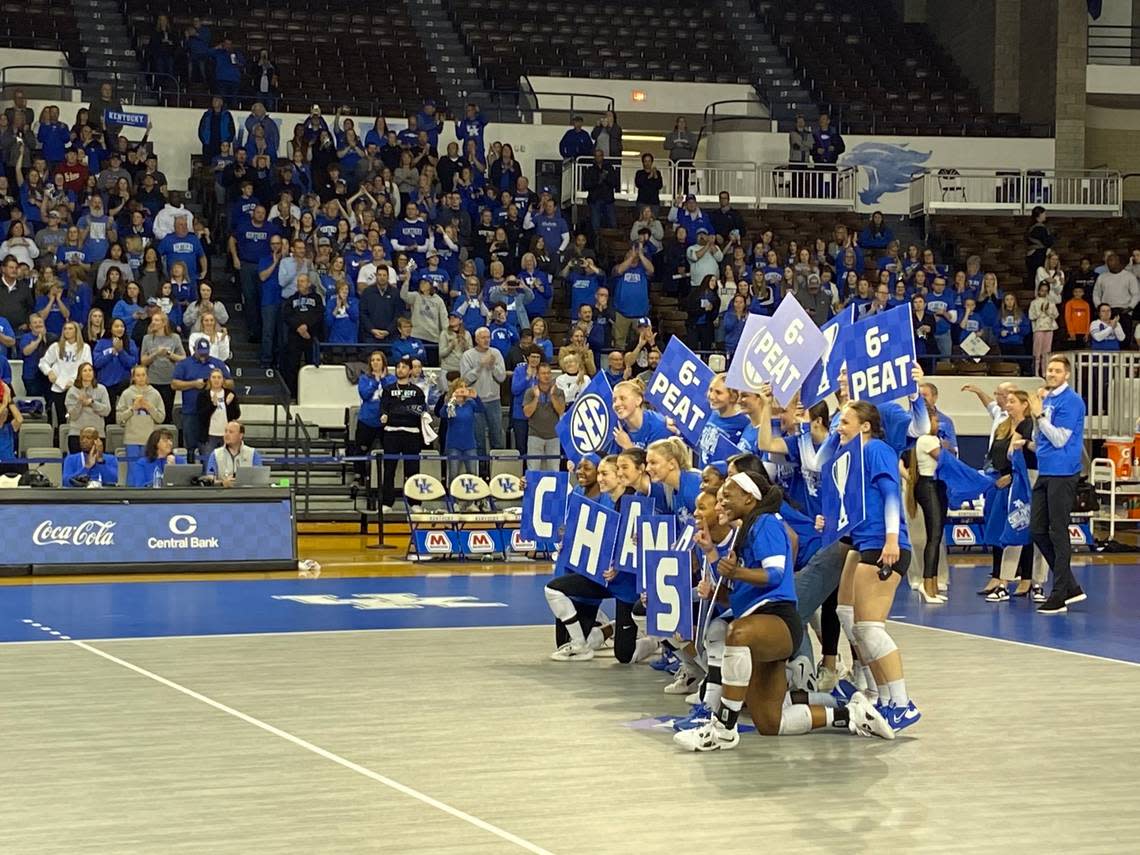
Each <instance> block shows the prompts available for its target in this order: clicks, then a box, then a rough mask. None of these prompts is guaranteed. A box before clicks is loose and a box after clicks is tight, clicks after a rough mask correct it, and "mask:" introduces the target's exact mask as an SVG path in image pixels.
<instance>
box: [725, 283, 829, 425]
mask: <svg viewBox="0 0 1140 855" xmlns="http://www.w3.org/2000/svg"><path fill="white" fill-rule="evenodd" d="M760 317H761V316H760V315H750V316H749V318H748V320H747V321H746V322H745V324H744V330H743V332H742V333H741V335H740V345H739V346H738V347H737V348H736V353H735V354H734V355H733V357H732V363H731V364H730V365H729V367H728V377H727V380H726V382H727V384H728V386H729V387H731V388H733V389H740V390H742V391H745V392H757V391H759V389H760V387H761V386H762V385H763V384H764V383H769V384H771V386H772V397H773V398H775V399H776V401H777V402H778V403H779V404H781V405H783V406H787V404H788V402H789V401H791V399H792V397H793V396H794V395H795V394H796V392H798V391H799V390H800V387H801V386H802V385H803V383H804V379H805V378H806V377H807V374H808V372H810V371H811V369H812V367H813V366H814V365H815V364H816V363H817V362H818V361H819V355H820V353H822V352H823V349H824V337H823V333H821V332H820V331H819V327H817V326H816V325H815V322H814V321H812V319H811V316H810V315H808V313H807V312H806V311H804V307H803V306H801V305H800V303H799V301H798V300H797V299H796V298H795V297H793V296H790V295H789V296H787V297H784V300H783V302H781V303H780V306H779V308H777V309H776V312H775V314H773V315H772V317H771V318H764V319H760Z"/></svg>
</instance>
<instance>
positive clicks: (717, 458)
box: [697, 426, 742, 468]
mask: <svg viewBox="0 0 1140 855" xmlns="http://www.w3.org/2000/svg"><path fill="white" fill-rule="evenodd" d="M741 451H742V449H741V447H740V446H738V445H734V444H733V442H732V440H730V439H729V438H728V437H727V436H725V435H724V431H722V430H720V429H719V428H715V427H711V426H706V427H705V431H704V433H702V434H701V439H700V443H699V444H698V445H697V462H698V463H699V464H700V465H701V467H702V468H703V467H705V466H708V465H709V464H710V463H723V462H726V461H727V460H728V459H729V458H730V457H735V456H736V455H738V454H740V453H741Z"/></svg>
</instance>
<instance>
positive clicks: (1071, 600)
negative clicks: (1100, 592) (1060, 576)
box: [1065, 585, 1088, 606]
mask: <svg viewBox="0 0 1140 855" xmlns="http://www.w3.org/2000/svg"><path fill="white" fill-rule="evenodd" d="M1087 599H1088V597H1086V596H1085V592H1084V591H1082V590H1081V586H1080V585H1077V587H1076V588H1074V589H1073V592H1072V593H1071V594H1069V596H1067V597H1065V605H1066V606H1072V605H1075V604H1076V603H1083V602H1084V601H1085V600H1087Z"/></svg>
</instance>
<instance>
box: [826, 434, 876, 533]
mask: <svg viewBox="0 0 1140 855" xmlns="http://www.w3.org/2000/svg"><path fill="white" fill-rule="evenodd" d="M820 480H821V482H822V483H821V484H820V506H821V507H822V508H823V544H824V545H825V546H827V545H830V544H832V543H834V542H835V541H837V540H839V538H841V537H842V536H843V535H845V534H847V532H849V531H851V529H853V528H855V526H857V525H859V523H861V522H863V519H864V518H865V517H866V516H867V496H866V494H865V493H864V487H865V485H864V483H863V441H862V440H861V439H860V438H859V437H855V438H854V439H853V440H851V441H850V442H848V443H847V444H846V445H841V446H839V448H838V449H836V451H835V455H834V456H833V457H832V458H831V459H830V460H829V461H827V463H825V464H824V466H823V471H822V472H821V473H820Z"/></svg>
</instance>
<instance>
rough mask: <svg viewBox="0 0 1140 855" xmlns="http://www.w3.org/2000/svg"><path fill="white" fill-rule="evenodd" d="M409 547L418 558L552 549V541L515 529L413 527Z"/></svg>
mask: <svg viewBox="0 0 1140 855" xmlns="http://www.w3.org/2000/svg"><path fill="white" fill-rule="evenodd" d="M412 546H413V548H414V551H415V553H416V555H418V556H419V557H420V558H421V559H425V558H456V557H461V556H484V555H507V554H508V553H515V554H518V555H524V554H526V553H530V552H553V551H554V541H553V540H534V539H532V538H527V537H524V536H523V534H522V532H521V531H519V530H518V529H505V528H504V529H497V528H488V529H461V530H459V531H454V530H450V529H439V530H425V529H417V530H416V531H414V532H412Z"/></svg>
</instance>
